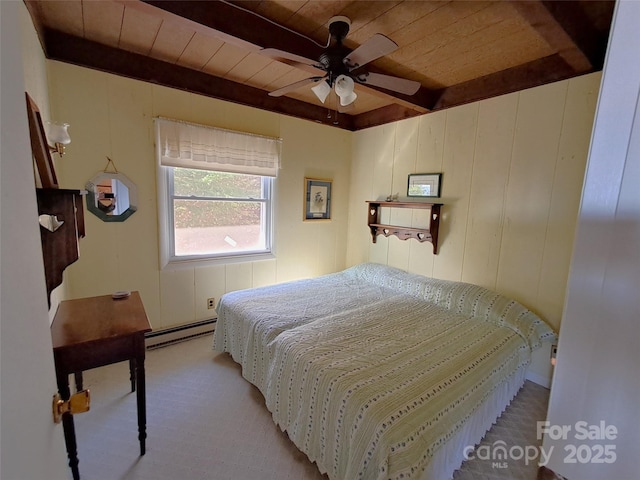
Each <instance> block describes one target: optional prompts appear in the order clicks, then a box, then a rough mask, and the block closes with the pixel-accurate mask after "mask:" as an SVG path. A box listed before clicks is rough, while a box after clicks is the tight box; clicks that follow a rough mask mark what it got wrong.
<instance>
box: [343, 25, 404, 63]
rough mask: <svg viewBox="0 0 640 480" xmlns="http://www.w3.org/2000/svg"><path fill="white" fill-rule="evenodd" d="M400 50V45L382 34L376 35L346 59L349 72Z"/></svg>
mask: <svg viewBox="0 0 640 480" xmlns="http://www.w3.org/2000/svg"><path fill="white" fill-rule="evenodd" d="M397 48H398V44H397V43H396V42H394V41H393V40H391V39H390V38H388V37H385V36H384V35H382V34H381V33H376V34H375V35H374V36H373V37H371V38H370V39H369V40H367V41H366V42H364V43H363V44H362V45H360V46H359V47H358V48H356V49H355V50H354V51H353V52H351V53H350V54H349V55H347V56H346V57H345V58H344V64H345V65H346V66H347V68H349V70H354V69H356V68H359V67H361V66H363V65H366V64H367V63H369V62H372V61H374V60H375V59H377V58H380V57H384V56H385V55H388V54H389V53H391V52H393V51H394V50H395V49H397Z"/></svg>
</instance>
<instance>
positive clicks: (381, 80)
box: [354, 72, 421, 95]
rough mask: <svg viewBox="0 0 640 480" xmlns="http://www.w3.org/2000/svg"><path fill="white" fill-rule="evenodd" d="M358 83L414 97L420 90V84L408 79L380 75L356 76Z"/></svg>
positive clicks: (363, 74)
mask: <svg viewBox="0 0 640 480" xmlns="http://www.w3.org/2000/svg"><path fill="white" fill-rule="evenodd" d="M354 79H355V80H356V81H357V82H358V83H362V84H363V85H373V86H375V87H380V88H385V89H387V90H392V91H394V92H398V93H403V94H405V95H413V94H414V93H416V92H417V91H418V90H420V87H421V85H420V82H416V81H414V80H407V79H406V78H400V77H392V76H391V75H382V74H380V73H372V72H365V73H362V74H359V75H356V76H354Z"/></svg>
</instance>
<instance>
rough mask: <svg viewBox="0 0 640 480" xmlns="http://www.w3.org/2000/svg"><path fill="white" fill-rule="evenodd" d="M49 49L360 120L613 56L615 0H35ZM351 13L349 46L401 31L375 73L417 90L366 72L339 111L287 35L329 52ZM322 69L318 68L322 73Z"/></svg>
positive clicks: (311, 114) (183, 85)
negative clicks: (372, 82)
mask: <svg viewBox="0 0 640 480" xmlns="http://www.w3.org/2000/svg"><path fill="white" fill-rule="evenodd" d="M25 4H26V5H27V7H28V9H29V12H30V14H31V17H32V19H33V22H34V25H35V26H36V30H37V31H38V34H39V37H40V40H41V43H42V45H43V48H44V50H45V54H46V56H47V58H50V59H54V60H59V61H62V62H68V63H72V64H76V65H81V66H85V67H88V68H95V69H99V70H102V71H106V72H110V73H114V74H118V75H123V76H126V77H130V78H135V79H138V80H143V81H147V82H152V83H156V84H160V85H165V86H169V87H174V88H178V89H182V90H187V91H190V92H194V93H198V94H202V95H206V96H209V97H214V98H218V99H222V100H227V101H231V102H236V103H240V104H244V105H250V106H254V107H257V108H261V109H266V110H270V111H273V112H278V113H282V114H286V115H292V116H295V117H298V118H304V119H307V120H311V121H316V122H321V123H325V124H328V125H332V126H335V127H338V128H345V129H348V130H359V129H362V128H367V127H370V126H374V125H380V124H384V123H388V122H392V121H396V120H399V119H402V118H409V117H412V116H415V115H421V114H425V113H428V112H431V111H435V110H441V109H444V108H449V107H452V106H455V105H461V104H464V103H468V102H473V101H476V100H480V99H484V98H489V97H493V96H496V95H502V94H505V93H509V92H514V91H518V90H522V89H525V88H530V87H534V86H538V85H542V84H545V83H549V82H554V81H558V80H562V79H566V78H570V77H573V76H576V75H582V74H585V73H589V72H593V71H598V70H601V69H602V65H603V61H604V55H605V51H606V46H607V40H608V34H609V29H610V24H611V18H612V13H613V7H614V2H612V1H588V0H587V1H557V2H548V1H544V2H543V1H427V0H425V1H415V0H391V1H382V0H380V1H362V0H360V1H348V0H331V1H319V0H277V1H234V2H231V1H168V0H164V1H153V0H151V1H137V0H135V1H130V0H126V1H125V0H100V1H96V0H64V1H55V0H46V1H25ZM336 15H343V16H346V17H348V18H349V19H350V20H351V27H350V31H349V33H348V35H347V37H346V39H345V40H344V44H345V46H347V47H348V48H349V49H355V48H357V47H358V46H360V45H362V44H363V43H365V42H366V41H367V40H369V39H370V38H371V37H372V36H373V35H374V34H377V33H381V34H383V35H386V36H387V37H389V38H391V39H392V40H393V41H395V42H396V43H397V44H398V48H397V49H396V50H395V51H393V52H392V53H390V54H388V55H386V56H383V57H381V58H379V59H377V60H375V61H373V62H371V63H370V64H368V65H366V70H367V71H369V72H375V73H381V74H385V75H391V76H396V77H401V78H406V79H410V80H414V81H417V82H419V83H420V85H421V87H420V89H419V90H418V92H417V93H416V94H414V95H403V94H399V93H396V92H393V91H389V90H385V89H382V88H379V87H373V86H369V85H367V86H365V85H361V84H356V87H355V91H356V93H357V95H358V98H357V100H356V101H355V102H354V104H353V105H352V106H351V108H350V109H348V110H346V111H345V112H344V113H339V112H337V111H336V110H337V97H336V96H335V94H334V93H332V94H331V95H330V96H329V97H328V99H327V101H326V103H325V104H324V105H323V104H322V103H321V102H320V100H319V99H318V98H317V97H316V95H315V94H314V93H313V92H312V91H311V86H312V85H306V86H303V87H301V88H298V89H296V90H294V91H292V92H290V93H288V94H287V95H286V96H281V97H273V96H269V95H268V93H269V92H270V91H273V90H276V89H279V88H281V87H284V86H286V85H289V84H291V83H294V82H297V81H300V80H304V79H306V78H309V77H312V76H314V75H318V72H319V71H318V69H316V68H314V67H309V66H308V65H300V64H295V65H294V64H292V62H290V61H284V60H282V58H280V59H279V60H277V59H274V58H273V56H272V55H271V56H269V55H266V54H265V52H264V51H263V49H265V48H272V49H273V48H275V49H279V50H283V51H286V52H289V53H291V54H295V55H298V56H301V57H304V58H307V59H311V60H313V61H317V60H318V58H319V57H320V55H321V54H322V53H323V52H324V51H325V46H326V45H327V42H328V39H329V33H328V21H329V19H330V18H332V17H333V16H336ZM312 72H315V73H312Z"/></svg>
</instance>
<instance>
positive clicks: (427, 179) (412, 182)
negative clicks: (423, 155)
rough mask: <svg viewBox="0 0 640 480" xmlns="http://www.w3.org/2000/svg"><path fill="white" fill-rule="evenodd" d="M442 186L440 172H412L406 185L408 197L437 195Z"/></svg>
mask: <svg viewBox="0 0 640 480" xmlns="http://www.w3.org/2000/svg"><path fill="white" fill-rule="evenodd" d="M441 188H442V174H441V173H412V174H410V175H409V184H408V186H407V196H408V197H439V196H440V189H441Z"/></svg>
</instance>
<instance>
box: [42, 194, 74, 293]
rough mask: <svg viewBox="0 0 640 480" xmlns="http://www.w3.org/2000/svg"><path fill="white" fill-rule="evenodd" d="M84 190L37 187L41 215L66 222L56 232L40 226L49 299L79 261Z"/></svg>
mask: <svg viewBox="0 0 640 480" xmlns="http://www.w3.org/2000/svg"><path fill="white" fill-rule="evenodd" d="M82 193H83V192H82V191H80V190H65V189H61V188H60V189H59V188H37V189H36V196H37V200H38V215H54V216H55V217H56V218H58V219H59V220H61V221H63V222H64V223H63V224H62V226H61V227H60V228H59V229H57V230H56V231H55V232H50V231H49V230H47V229H46V228H43V227H40V240H41V241H42V257H43V260H44V275H45V280H46V283H47V299H48V300H49V304H51V291H52V290H53V289H54V288H56V287H57V286H58V285H60V284H61V283H62V272H63V271H64V269H65V268H67V266H69V265H71V264H72V263H73V262H75V261H76V260H78V258H79V252H78V239H80V238H82V237H84V235H85V232H84V210H83V207H82Z"/></svg>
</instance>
